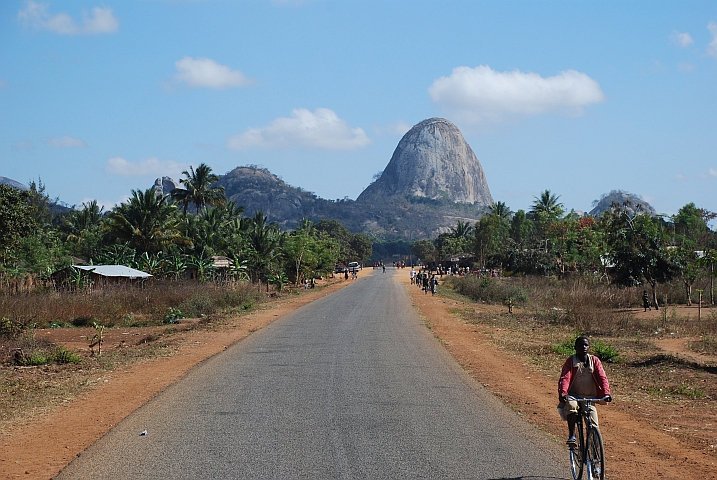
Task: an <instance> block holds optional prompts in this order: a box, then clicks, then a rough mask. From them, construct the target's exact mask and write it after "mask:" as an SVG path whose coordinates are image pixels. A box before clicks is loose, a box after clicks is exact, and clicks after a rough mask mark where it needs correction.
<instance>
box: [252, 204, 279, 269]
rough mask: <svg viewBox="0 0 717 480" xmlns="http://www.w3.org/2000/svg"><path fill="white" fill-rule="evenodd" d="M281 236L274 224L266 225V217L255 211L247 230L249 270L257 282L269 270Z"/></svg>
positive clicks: (259, 211)
mask: <svg viewBox="0 0 717 480" xmlns="http://www.w3.org/2000/svg"><path fill="white" fill-rule="evenodd" d="M282 235H283V234H282V232H281V230H279V227H278V226H277V225H276V224H275V223H271V224H267V217H266V216H265V215H264V213H263V212H262V211H261V210H257V211H256V212H255V213H254V217H253V218H252V219H251V220H250V221H249V226H248V229H247V240H248V244H249V245H248V249H249V255H248V256H249V258H248V260H249V268H250V269H251V272H252V273H253V276H254V278H256V279H258V280H259V281H261V278H262V277H263V276H265V275H266V274H267V273H268V272H269V270H270V269H271V267H272V263H273V261H274V258H275V256H276V254H277V251H278V248H279V245H280V243H281V240H282Z"/></svg>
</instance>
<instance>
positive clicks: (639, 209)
mask: <svg viewBox="0 0 717 480" xmlns="http://www.w3.org/2000/svg"><path fill="white" fill-rule="evenodd" d="M613 203H617V204H618V205H620V206H622V207H623V208H625V210H627V211H628V212H630V213H631V214H633V215H634V214H635V213H647V214H648V215H650V216H651V217H654V216H656V215H657V210H655V209H654V208H652V205H650V204H649V203H647V202H646V201H645V200H643V199H642V197H640V196H639V195H635V194H633V193H628V192H623V191H622V190H613V191H611V192H610V193H605V194H603V195H601V196H600V199H599V200H595V201H594V202H593V209H592V210H590V212H589V213H590V215H592V216H594V217H599V216H600V215H602V214H603V212H606V211H608V210H610V207H611V206H612V204H613Z"/></svg>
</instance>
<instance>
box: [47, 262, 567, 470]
mask: <svg viewBox="0 0 717 480" xmlns="http://www.w3.org/2000/svg"><path fill="white" fill-rule="evenodd" d="M393 272H394V271H393V270H389V271H388V273H386V274H382V273H381V272H380V271H379V270H376V272H375V273H373V274H371V271H366V270H364V272H363V276H362V277H363V278H361V279H359V280H358V281H356V282H355V283H353V284H352V285H350V286H349V287H348V288H344V289H342V290H340V291H338V292H336V293H335V294H332V295H330V296H327V297H324V298H322V299H320V300H317V301H315V302H312V303H311V304H308V305H305V306H303V307H301V308H299V309H298V310H296V311H295V312H293V313H292V314H290V315H287V316H286V317H284V318H282V319H280V320H277V321H276V322H274V323H272V324H271V325H269V326H268V327H266V328H265V329H263V330H260V331H258V332H256V333H254V334H252V335H251V336H250V337H248V338H247V339H245V340H244V341H242V342H239V343H237V344H235V345H234V346H233V347H230V348H229V349H227V350H226V351H225V352H223V353H222V354H219V355H217V356H215V357H213V358H211V359H210V360H208V361H206V362H204V363H203V364H201V365H199V366H198V367H197V368H195V369H194V370H192V371H191V372H190V374H189V375H187V376H186V377H185V378H184V379H183V380H182V381H180V382H177V383H175V384H174V385H172V386H171V387H170V388H169V389H167V390H165V391H164V392H163V393H162V394H160V395H159V396H157V397H156V398H155V399H153V400H152V401H150V402H149V403H148V404H146V405H145V406H144V407H142V408H141V409H139V410H137V411H136V412H135V413H134V414H132V415H130V416H129V417H128V418H127V419H125V420H124V421H123V422H121V423H120V424H119V425H117V426H116V427H115V428H114V429H113V430H112V431H111V432H110V433H109V434H107V435H106V436H105V437H103V438H102V439H101V440H100V441H98V442H97V443H95V444H94V445H93V446H92V447H90V448H89V449H88V450H86V451H85V452H84V453H82V455H80V456H79V457H78V458H77V459H76V460H75V461H74V462H72V463H71V464H70V465H69V466H68V467H67V468H66V469H65V470H63V471H62V472H61V473H60V475H59V476H58V478H61V479H67V478H93V479H98V478H161V479H166V478H312V479H314V478H372V479H375V478H460V479H468V478H476V479H519V478H530V479H533V480H536V479H548V478H550V479H555V478H560V479H562V478H567V477H568V470H567V456H566V455H565V452H564V450H563V449H562V448H560V446H559V445H557V444H556V443H555V442H553V441H552V440H550V439H549V438H548V437H546V436H544V435H543V434H541V433H539V432H538V431H537V430H535V429H534V428H533V427H530V426H528V425H527V424H526V423H524V422H523V421H522V420H520V419H519V417H518V416H517V415H515V414H514V413H513V412H512V411H510V410H509V409H508V408H507V407H505V406H504V405H503V404H501V403H500V402H499V401H498V400H496V399H495V398H494V397H493V396H492V395H491V394H490V393H488V392H487V391H485V390H484V389H483V387H481V386H480V385H479V384H478V383H476V382H475V381H474V380H473V379H472V378H470V377H469V376H468V375H467V374H466V373H465V372H464V371H463V370H462V369H461V368H460V367H459V366H458V364H457V363H455V361H454V360H453V359H452V357H450V356H449V355H448V353H447V352H446V351H445V350H444V349H443V348H442V347H441V345H440V344H439V343H438V341H437V340H436V339H435V338H434V337H433V336H432V335H431V333H430V331H429V330H428V329H427V328H426V327H425V325H424V324H423V322H422V320H421V319H420V317H419V316H418V315H417V314H416V313H415V310H414V309H413V308H412V305H411V302H410V299H409V297H408V294H407V292H406V289H405V287H404V286H402V285H401V284H400V283H399V282H398V279H397V276H396V275H394V274H393ZM144 431H146V432H147V433H146V435H141V433H142V432H144Z"/></svg>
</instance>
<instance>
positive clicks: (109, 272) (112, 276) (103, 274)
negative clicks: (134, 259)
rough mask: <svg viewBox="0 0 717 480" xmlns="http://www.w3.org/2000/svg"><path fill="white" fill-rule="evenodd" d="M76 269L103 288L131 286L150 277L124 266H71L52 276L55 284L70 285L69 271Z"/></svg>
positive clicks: (94, 284)
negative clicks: (108, 286) (122, 285)
mask: <svg viewBox="0 0 717 480" xmlns="http://www.w3.org/2000/svg"><path fill="white" fill-rule="evenodd" d="M72 268H76V269H78V270H82V271H85V272H87V274H88V276H89V278H90V280H91V281H92V285H93V286H95V287H104V286H106V285H117V284H131V283H135V282H137V281H141V280H145V279H147V278H149V277H151V276H152V275H150V274H149V273H145V272H143V271H141V270H136V269H134V268H130V267H126V266H124V265H73V266H72V267H67V268H65V269H63V270H60V271H59V272H56V273H54V274H53V275H52V278H53V280H54V281H55V282H56V283H57V284H64V285H69V284H70V283H72V276H71V269H72Z"/></svg>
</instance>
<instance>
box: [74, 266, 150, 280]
mask: <svg viewBox="0 0 717 480" xmlns="http://www.w3.org/2000/svg"><path fill="white" fill-rule="evenodd" d="M75 268H79V269H82V270H87V271H92V272H93V273H96V274H97V275H102V276H103V277H125V278H147V277H151V276H152V275H150V274H149V273H144V272H143V271H141V270H135V269H134V268H130V267H125V266H124V265H75Z"/></svg>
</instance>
